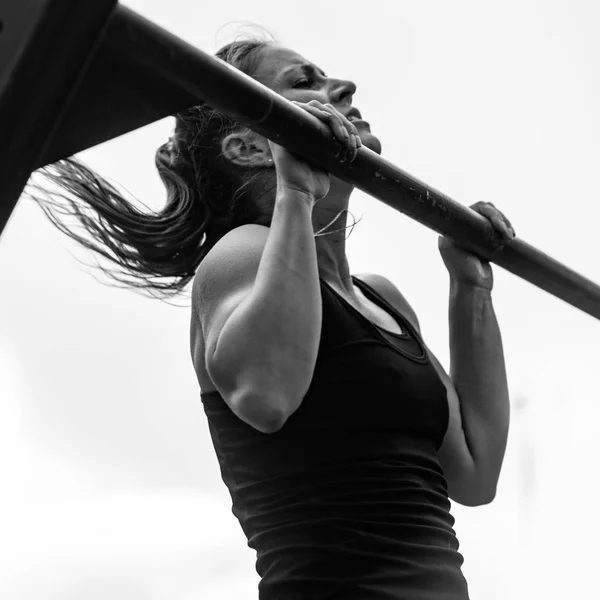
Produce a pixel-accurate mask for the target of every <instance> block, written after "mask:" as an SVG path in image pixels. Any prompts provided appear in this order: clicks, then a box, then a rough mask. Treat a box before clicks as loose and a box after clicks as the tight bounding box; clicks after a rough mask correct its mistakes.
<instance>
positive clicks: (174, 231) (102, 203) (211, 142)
mask: <svg viewBox="0 0 600 600" xmlns="http://www.w3.org/2000/svg"><path fill="white" fill-rule="evenodd" d="M272 43H273V40H272V39H262V38H257V37H253V38H251V39H244V40H236V41H234V42H232V43H230V44H227V45H226V46H224V47H223V48H222V49H221V50H219V51H218V52H217V54H216V56H217V57H218V58H221V59H222V60H224V61H226V62H227V63H229V64H230V65H232V66H234V67H236V68H238V69H239V70H241V71H242V72H244V73H246V74H247V75H249V76H252V75H253V73H254V71H255V69H256V67H257V65H258V61H259V58H260V56H259V54H260V51H261V50H262V49H263V48H264V47H266V46H268V45H270V44H272ZM239 129H240V126H239V124H238V123H236V122H235V121H234V120H233V119H231V118H230V117H228V116H227V115H225V114H223V113H221V112H219V111H217V110H214V109H212V108H211V107H209V106H208V105H206V104H198V105H197V106H194V107H192V108H190V109H189V110H186V111H183V112H181V113H178V114H176V115H175V129H174V133H173V135H172V137H171V138H170V139H169V140H168V141H167V142H166V143H164V144H162V145H161V146H160V147H159V148H158V150H157V152H156V157H155V164H156V168H157V169H158V173H159V175H160V177H161V179H162V181H163V183H164V185H165V188H166V191H167V201H166V204H165V206H164V207H163V208H162V209H161V210H160V211H152V210H151V209H149V208H148V207H147V206H145V205H144V204H143V203H141V202H140V204H141V205H142V206H143V207H144V210H142V209H140V208H138V207H137V206H135V205H134V204H133V203H132V202H131V201H129V200H127V199H126V198H125V197H124V196H123V195H122V194H121V193H120V192H119V190H117V188H116V187H115V186H114V185H112V184H111V183H109V182H108V181H107V180H106V179H104V178H102V177H101V176H100V175H98V174H97V173H95V172H94V171H93V170H92V169H91V168H90V167H88V166H87V165H86V164H84V163H83V162H82V161H81V160H80V159H78V158H76V157H69V158H66V159H63V160H59V161H57V162H56V163H53V164H51V165H48V166H46V167H42V168H41V169H38V170H37V171H36V172H35V174H34V177H33V178H32V179H31V180H30V181H29V183H28V185H27V188H26V190H25V194H26V195H27V196H28V197H29V198H31V199H33V200H34V201H35V202H36V203H37V204H38V205H39V206H40V207H41V209H42V210H43V211H44V213H45V215H46V216H47V217H48V219H49V220H50V221H51V222H52V223H53V224H54V225H55V226H56V227H57V228H58V229H59V230H60V231H61V232H63V233H65V234H66V235H67V236H69V237H70V238H71V239H73V240H75V241H76V242H77V243H79V244H80V245H82V246H84V247H85V248H88V249H90V250H92V251H93V252H94V253H96V254H98V255H100V256H102V257H104V258H105V259H107V260H108V261H109V262H110V263H112V265H116V267H117V269H116V270H115V269H109V268H106V267H104V266H102V265H101V264H100V263H99V262H97V263H96V267H98V268H99V269H101V270H102V271H103V272H104V274H105V275H107V276H108V277H110V278H111V279H113V280H114V281H116V282H118V283H120V284H124V285H118V286H117V287H127V288H133V289H134V290H135V291H141V292H142V293H143V294H144V295H149V296H151V297H153V298H158V299H161V300H164V299H167V298H171V297H174V296H177V295H179V294H181V293H182V292H183V291H184V289H185V287H186V286H187V284H188V283H189V282H190V281H191V280H193V278H194V276H195V272H196V269H197V268H198V265H199V264H200V262H201V261H202V259H203V258H204V257H205V256H206V254H207V253H208V252H209V251H210V250H211V248H212V247H213V246H214V245H215V244H216V243H217V242H218V241H219V239H221V237H223V235H225V234H226V233H227V232H229V231H230V230H232V229H234V228H235V227H239V226H240V225H244V224H247V223H258V224H264V225H269V224H270V223H269V222H264V219H265V217H264V216H262V217H261V215H260V214H259V211H258V208H257V206H256V203H255V202H253V201H252V191H253V190H254V189H255V184H257V183H258V182H260V180H261V178H262V177H264V172H261V170H260V169H258V170H257V169H254V170H253V171H250V170H246V169H243V168H241V167H237V166H234V165H232V164H231V163H228V162H227V161H226V159H225V158H224V157H223V156H222V153H221V141H222V140H223V138H224V137H225V136H227V135H229V134H230V133H232V132H234V131H237V130H239ZM37 175H41V182H37V180H36V179H37V177H36V176H37ZM73 218H75V220H76V221H77V224H78V225H79V227H75V226H73V225H72V224H70V223H69V220H72V219H73ZM79 230H81V231H79Z"/></svg>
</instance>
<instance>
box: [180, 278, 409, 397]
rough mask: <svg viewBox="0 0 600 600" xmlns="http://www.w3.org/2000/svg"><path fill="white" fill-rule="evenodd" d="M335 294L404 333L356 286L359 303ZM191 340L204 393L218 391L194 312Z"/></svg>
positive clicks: (373, 319) (382, 324)
mask: <svg viewBox="0 0 600 600" xmlns="http://www.w3.org/2000/svg"><path fill="white" fill-rule="evenodd" d="M334 289H335V292H336V293H337V294H338V295H340V296H342V297H343V298H344V300H346V301H347V302H348V303H349V304H351V305H352V306H353V307H354V308H355V309H356V310H357V311H359V312H360V313H361V314H362V315H363V316H364V317H365V318H366V319H368V320H369V321H370V322H371V323H373V324H374V325H377V327H381V328H383V329H385V330H386V331H390V332H392V333H398V334H401V333H403V330H402V328H401V327H400V324H399V323H398V321H396V319H395V318H394V317H392V315H390V314H389V313H388V312H387V311H385V310H384V309H383V308H381V307H380V306H378V305H377V304H375V303H374V302H372V301H371V300H369V299H368V298H367V297H366V296H365V295H364V294H363V293H362V292H361V290H360V289H359V288H357V287H356V286H354V290H355V293H356V296H357V298H358V301H357V300H355V299H352V298H350V297H348V295H347V294H342V292H341V291H340V290H339V289H338V288H337V287H336V288H334ZM190 340H191V348H190V350H191V353H192V360H193V361H194V366H195V369H196V375H197V377H198V384H199V385H200V389H201V390H202V392H203V393H208V392H213V391H216V387H215V385H214V383H213V382H212V380H211V378H210V375H209V374H208V371H207V369H206V361H205V357H204V339H203V335H202V328H201V327H200V321H199V319H198V317H197V315H196V313H195V312H194V311H192V319H191V324H190Z"/></svg>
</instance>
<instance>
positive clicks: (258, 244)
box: [192, 225, 269, 316]
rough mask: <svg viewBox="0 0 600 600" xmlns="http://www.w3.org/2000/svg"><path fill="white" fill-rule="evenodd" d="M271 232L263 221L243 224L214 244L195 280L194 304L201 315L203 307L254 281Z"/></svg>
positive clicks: (199, 268)
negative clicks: (254, 223)
mask: <svg viewBox="0 0 600 600" xmlns="http://www.w3.org/2000/svg"><path fill="white" fill-rule="evenodd" d="M268 235H269V229H268V227H265V226H263V225H242V226H241V227H236V228H235V229H233V230H232V231H230V232H228V233H227V234H226V235H224V236H223V237H222V238H221V239H220V240H219V241H218V242H217V243H216V244H215V245H214V246H213V248H211V250H210V251H209V252H208V254H207V255H206V256H205V257H204V259H203V260H202V262H201V263H200V266H199V267H198V269H197V270H196V274H195V276H194V281H193V283H192V306H193V308H194V310H195V312H196V313H197V314H198V315H199V316H201V314H202V313H203V312H204V308H206V307H208V306H211V305H213V304H214V303H215V302H219V300H220V299H224V298H226V297H227V296H229V295H230V293H231V292H233V291H234V290H239V289H240V288H245V287H247V286H249V285H251V284H252V283H253V282H254V278H255V277H256V272H257V270H258V266H259V264H260V260H261V258H262V253H263V251H264V248H265V244H266V243H267V238H268Z"/></svg>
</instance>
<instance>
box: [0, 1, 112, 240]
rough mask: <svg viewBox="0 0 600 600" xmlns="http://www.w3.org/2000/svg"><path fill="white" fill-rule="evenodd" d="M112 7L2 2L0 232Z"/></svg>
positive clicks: (88, 3)
mask: <svg viewBox="0 0 600 600" xmlns="http://www.w3.org/2000/svg"><path fill="white" fill-rule="evenodd" d="M116 3H117V0H87V1H86V2H81V0H0V165H2V167H1V168H0V232H1V231H2V230H3V228H4V226H5V225H6V223H7V221H8V219H9V217H10V214H11V212H12V210H13V208H14V206H15V204H16V202H17V200H18V198H19V196H20V194H21V191H22V190H23V187H24V186H25V184H26V182H27V179H28V178H29V176H30V174H31V171H32V170H33V169H34V168H36V167H37V166H38V165H39V164H40V163H39V160H40V156H41V155H42V154H43V153H44V148H45V146H46V145H47V143H48V141H49V139H50V138H51V136H52V133H53V131H55V130H56V127H57V126H58V124H59V122H60V117H61V114H62V113H63V112H64V110H65V108H66V106H67V103H68V99H69V97H70V95H71V93H72V90H73V89H74V88H75V87H76V84H77V81H78V79H79V77H80V76H81V74H82V73H83V71H84V70H85V66H86V64H87V62H88V61H89V58H90V57H91V56H92V51H93V48H94V46H95V45H96V42H97V40H98V39H99V37H100V36H101V34H102V30H103V28H104V26H105V24H106V20H107V19H108V17H109V16H110V14H111V12H112V10H113V9H114V7H115V5H116Z"/></svg>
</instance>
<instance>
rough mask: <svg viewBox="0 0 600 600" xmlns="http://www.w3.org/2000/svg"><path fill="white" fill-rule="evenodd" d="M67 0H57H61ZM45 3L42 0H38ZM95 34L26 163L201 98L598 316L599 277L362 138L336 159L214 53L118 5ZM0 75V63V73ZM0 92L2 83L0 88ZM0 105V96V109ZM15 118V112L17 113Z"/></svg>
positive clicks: (318, 131) (314, 131) (330, 147)
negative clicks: (89, 56)
mask: <svg viewBox="0 0 600 600" xmlns="http://www.w3.org/2000/svg"><path fill="white" fill-rule="evenodd" d="M3 1H5V0H3ZM31 1H33V0H28V2H31ZM68 1H69V0H63V4H64V3H65V2H68ZM70 1H71V3H73V0H70ZM54 2H55V3H59V2H60V0H54ZM108 2H110V0H108ZM51 3H52V1H51V0H48V1H47V2H46V4H51ZM102 3H104V4H105V5H106V4H107V0H93V1H89V4H88V3H86V7H87V8H88V10H89V9H90V8H91V7H92V5H96V6H100V5H101V4H102ZM0 8H1V4H0ZM0 17H1V15H0ZM99 18H100V17H99ZM5 29H6V24H5ZM61 29H62V31H61V34H62V36H66V35H69V36H74V37H75V38H76V37H77V33H76V29H75V28H65V27H63V28H61ZM1 35H3V33H0V36H1ZM99 35H100V36H101V37H100V43H99V44H97V50H96V51H95V54H94V55H93V60H91V61H84V60H82V61H81V73H84V75H83V76H82V77H80V78H79V80H78V82H77V84H76V91H74V92H72V93H71V97H70V102H69V105H68V109H65V110H64V111H63V115H62V118H61V119H60V123H59V125H58V126H56V127H55V128H54V131H53V133H52V135H50V134H49V136H50V137H49V139H48V140H47V141H46V143H45V144H44V147H43V148H40V153H39V156H38V157H37V161H36V163H35V165H34V166H33V168H36V167H39V166H42V165H45V164H49V163H51V162H54V161H56V160H59V159H60V158H64V157H66V156H70V155H72V154H74V153H76V152H80V151H82V150H84V149H86V148H89V147H91V146H93V145H96V144H98V143H101V142H104V141H107V140H109V139H112V138H114V137H116V136H118V135H121V134H123V133H126V132H128V131H131V130H133V129H136V128H138V127H141V126H143V125H146V124H148V123H150V122H153V121H156V120H158V119H161V118H164V117H166V116H168V115H171V114H174V113H176V112H178V111H180V110H184V109H185V108H189V107H191V106H193V105H194V104H198V103H199V102H200V101H203V102H206V103H208V104H209V105H211V106H213V107H214V108H216V109H218V110H220V111H222V112H224V113H226V114H228V115H230V116H231V117H233V118H234V119H236V120H237V121H238V122H240V123H242V124H244V125H247V126H248V127H250V128H251V129H253V130H254V131H256V132H258V133H260V134H262V135H264V136H266V137H267V138H269V139H271V140H273V141H275V142H277V143H278V144H281V145H282V146H285V147H286V148H288V149H289V150H290V151H292V152H295V153H297V154H299V155H301V156H303V157H304V158H306V159H307V160H309V161H311V162H314V163H316V164H319V165H320V166H322V167H323V168H325V169H326V170H327V171H329V172H330V173H332V174H334V175H336V176H338V177H340V178H342V179H344V180H346V181H348V182H350V183H352V184H354V185H355V186H356V187H357V188H359V189H361V190H363V191H364V192H366V193H368V194H370V195H372V196H374V197H375V198H377V199H379V200H381V201H382V202H385V203H386V204H388V205H389V206H391V207H392V208H394V209H396V210H398V211H400V212H402V213H404V214H406V215H408V216H409V217H411V218H413V219H415V220H416V221H419V222H420V223H422V224H423V225H426V226H427V227H429V228H431V229H433V230H434V231H437V232H438V233H440V234H442V235H445V236H447V237H449V238H451V239H453V240H455V241H456V242H457V243H459V244H460V245H461V246H463V247H465V248H467V249H469V250H472V251H473V252H475V253H477V254H478V255H480V256H482V257H484V258H486V259H488V260H490V261H492V262H494V263H495V264H497V265H500V266H501V267H503V268H505V269H507V270H508V271H510V272H512V273H514V274H515V275H518V276H519V277H521V278H523V279H525V280H527V281H529V282H530V283H533V284H534V285H536V286H538V287H540V288H542V289H544V290H546V291H547V292H549V293H551V294H553V295H555V296H557V297H558V298H561V299H563V300H564V301H566V302H568V303H569V304H572V305H573V306H576V307H577V308H580V309H581V310H583V311H585V312H587V313H588V314H590V315H592V316H594V317H596V318H598V319H600V286H598V285H597V284H595V283H594V282H592V281H590V280H589V279H586V278H585V277H583V276H581V275H579V274H578V273H576V272H575V271H573V270H571V269H569V268H568V267H566V266H565V265H563V264H561V263H559V262H557V261H556V260H554V259H553V258H551V257H550V256H548V255H546V254H544V253H543V252H540V251H539V250H537V249H535V248H534V247H532V246H530V245H529V244H527V243H525V242H524V241H522V240H520V239H515V240H512V241H509V242H502V240H501V239H500V238H499V236H498V235H497V234H496V233H495V231H494V230H493V229H492V226H491V225H490V223H489V222H488V221H487V220H486V219H485V218H484V217H482V216H481V215H479V214H477V213H476V212H474V211H472V210H471V209H469V208H467V207H466V206H464V205H462V204H459V203H457V202H455V201H453V200H452V199H450V198H449V197H448V196H446V195H444V194H442V193H441V192H439V191H437V190H435V189H434V188H432V187H430V186H428V185H426V184H425V183H423V182H421V181H419V180H418V179H416V178H415V177H413V176H411V175H409V174H408V173H406V172H405V171H403V170H402V169H400V168H398V167H396V166H395V165H394V164H392V163H391V162H389V161H388V160H386V159H385V158H382V157H381V156H378V155H377V154H375V153H374V152H372V151H370V150H369V149H367V148H364V147H363V148H360V149H359V152H358V155H357V157H356V159H355V160H354V162H352V163H342V162H340V161H339V160H338V159H337V158H336V157H335V150H336V149H335V143H334V142H333V139H332V136H331V135H330V133H329V130H328V128H327V127H326V126H324V125H323V124H321V123H319V122H317V120H316V119H314V118H313V117H312V116H310V115H309V114H308V113H306V112H305V111H303V110H302V109H300V108H298V107H297V106H295V105H293V104H292V103H291V102H289V101H287V100H286V99H284V98H283V97H282V96H279V95H278V94H276V93H275V92H273V91H272V90H270V89H268V88H267V87H265V86H263V85H262V84H260V83H258V82H257V81H255V80H254V79H252V78H251V77H248V76H246V75H244V74H243V73H241V72H239V71H238V70H236V69H235V68H233V67H231V66H230V65H228V64H226V63H224V62H223V61H220V60H219V59H217V58H215V57H214V56H211V55H209V54H206V53H204V52H202V51H201V50H198V49H197V48H194V47H193V46H191V45H190V44H188V43H186V42H184V41H183V40H181V39H179V38H177V37H176V36H174V35H172V34H171V33H169V32H168V31H166V30H164V29H162V28H160V27H159V26H157V25H156V24H154V23H152V22H151V21H148V20H147V19H144V18H143V17H141V16H140V15H138V14H137V13H135V12H133V11H131V10H129V9H127V8H125V7H123V6H121V5H117V6H116V7H115V9H114V11H113V13H112V15H111V16H110V18H109V19H108V20H107V22H106V27H105V28H104V29H103V30H102V33H101V34H99ZM91 51H92V50H91V49H90V52H91ZM40 60H42V58H40ZM88 63H89V64H88ZM0 66H1V65H0ZM2 76H3V74H2V73H1V72H0V83H1V82H2ZM0 93H3V89H2V88H0ZM29 93H30V94H33V93H35V90H30V91H29ZM2 106H3V103H2V97H0V109H1V107H2ZM1 117H2V114H0V119H1ZM15 118H16V119H17V120H18V117H17V116H16V115H15ZM0 122H1V120H0ZM0 187H1V186H0ZM21 189H22V188H21ZM1 202H6V200H5V199H2V200H1ZM9 202H10V200H9ZM15 202H16V198H15Z"/></svg>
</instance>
